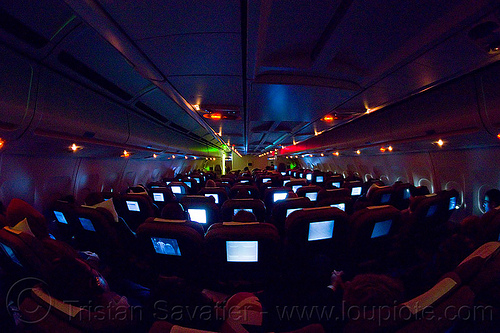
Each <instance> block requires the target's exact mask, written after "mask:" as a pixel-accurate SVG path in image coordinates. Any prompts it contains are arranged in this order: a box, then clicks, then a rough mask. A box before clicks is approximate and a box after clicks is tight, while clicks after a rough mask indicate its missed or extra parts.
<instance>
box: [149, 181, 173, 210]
mask: <svg viewBox="0 0 500 333" xmlns="http://www.w3.org/2000/svg"><path fill="white" fill-rule="evenodd" d="M149 196H150V197H151V199H153V202H154V203H155V205H156V206H157V207H158V210H159V211H160V212H161V210H162V209H163V207H164V206H165V205H166V204H167V203H169V202H173V201H177V198H176V197H175V195H174V194H173V193H172V190H171V189H170V188H169V187H166V186H165V187H154V188H152V189H150V190H149Z"/></svg>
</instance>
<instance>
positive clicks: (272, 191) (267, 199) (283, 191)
mask: <svg viewBox="0 0 500 333" xmlns="http://www.w3.org/2000/svg"><path fill="white" fill-rule="evenodd" d="M289 192H291V190H290V188H288V187H270V188H266V191H265V192H264V204H265V205H266V209H267V213H268V214H270V213H271V212H272V210H273V207H274V204H275V203H277V202H279V201H281V200H285V199H286V198H287V196H288V193H289Z"/></svg>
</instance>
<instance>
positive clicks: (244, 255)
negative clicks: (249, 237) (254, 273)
mask: <svg viewBox="0 0 500 333" xmlns="http://www.w3.org/2000/svg"><path fill="white" fill-rule="evenodd" d="M226 255H227V258H226V259H227V262H258V261H259V242H258V241H226Z"/></svg>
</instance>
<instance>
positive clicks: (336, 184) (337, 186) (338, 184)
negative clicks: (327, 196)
mask: <svg viewBox="0 0 500 333" xmlns="http://www.w3.org/2000/svg"><path fill="white" fill-rule="evenodd" d="M332 186H335V187H336V188H340V182H333V183H332Z"/></svg>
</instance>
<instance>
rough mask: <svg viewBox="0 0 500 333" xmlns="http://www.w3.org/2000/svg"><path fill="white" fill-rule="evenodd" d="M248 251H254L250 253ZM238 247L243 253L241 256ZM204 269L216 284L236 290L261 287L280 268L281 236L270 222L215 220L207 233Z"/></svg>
mask: <svg viewBox="0 0 500 333" xmlns="http://www.w3.org/2000/svg"><path fill="white" fill-rule="evenodd" d="M245 249H246V250H251V251H250V252H251V253H250V254H251V255H250V256H247V255H248V254H249V253H248V251H245ZM238 250H243V252H244V253H242V254H241V257H240V256H239V253H238ZM203 253H204V255H205V256H204V261H205V263H206V265H205V269H206V272H207V277H208V279H209V281H211V282H212V283H213V287H214V288H216V289H219V290H224V291H229V292H235V291H239V290H241V289H243V290H245V289H246V290H252V289H254V290H259V289H260V288H262V287H263V286H265V285H268V284H270V283H272V281H274V280H275V279H276V277H277V273H278V271H279V253H280V238H279V235H278V231H277V230H276V228H275V227H274V226H273V225H272V224H268V223H248V222H246V223H238V222H225V223H216V224H214V225H212V226H211V227H210V229H209V230H208V231H207V233H206V234H205V243H204V250H203Z"/></svg>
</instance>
